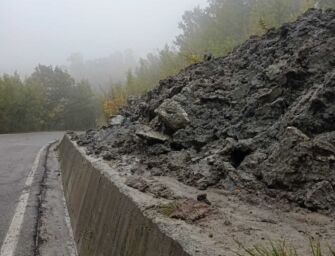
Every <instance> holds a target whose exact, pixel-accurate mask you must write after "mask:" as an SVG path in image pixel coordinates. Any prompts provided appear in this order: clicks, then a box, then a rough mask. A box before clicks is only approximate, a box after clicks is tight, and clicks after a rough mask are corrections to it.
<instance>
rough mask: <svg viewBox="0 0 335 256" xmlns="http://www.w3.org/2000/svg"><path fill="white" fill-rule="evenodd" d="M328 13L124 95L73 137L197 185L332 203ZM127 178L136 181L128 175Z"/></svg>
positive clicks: (141, 169)
mask: <svg viewBox="0 0 335 256" xmlns="http://www.w3.org/2000/svg"><path fill="white" fill-rule="evenodd" d="M334 67H335V11H334V10H326V11H321V10H316V9H311V10H309V11H307V12H306V13H305V14H304V15H302V16H301V17H300V18H299V19H298V20H297V21H295V22H293V23H288V24H284V25H283V26H282V27H280V28H278V29H270V30H269V31H268V32H267V33H266V34H265V35H264V36H262V37H252V38H250V40H248V41H246V42H245V43H244V44H242V45H240V46H239V47H237V48H236V49H235V50H233V51H232V52H231V53H230V54H229V55H228V56H226V57H221V58H216V59H213V58H206V60H204V61H203V62H202V63H199V64H195V65H192V66H190V67H188V68H186V69H185V70H183V71H181V72H180V73H179V74H178V75H176V76H173V77H169V78H167V79H165V80H162V81H160V83H159V85H157V86H156V87H155V88H154V89H153V90H151V91H149V92H148V93H147V94H146V95H144V96H143V97H141V98H132V99H130V100H129V102H128V105H127V106H126V107H124V108H123V109H121V110H120V113H119V115H118V116H116V117H114V118H112V119H111V121H110V125H108V126H106V127H103V128H101V129H98V130H90V131H87V132H86V134H83V135H79V136H73V137H74V139H75V140H77V143H78V144H79V145H82V146H85V147H87V153H88V154H91V155H95V156H101V157H103V158H104V159H106V160H116V161H123V160H122V159H124V158H125V156H127V159H133V161H130V162H131V165H132V168H131V170H130V173H131V174H132V175H135V176H138V175H149V176H150V175H151V176H171V177H175V178H177V179H178V180H179V181H181V182H183V183H185V184H187V185H190V186H195V187H197V188H199V189H201V190H205V189H207V188H208V187H215V188H222V189H225V190H232V191H233V190H236V188H238V189H244V190H248V191H250V192H251V193H254V194H256V192H257V194H259V192H262V194H264V195H266V196H268V197H269V198H274V199H275V200H277V199H281V200H282V199H284V200H286V201H289V202H292V203H293V204H295V205H299V206H301V207H304V208H308V209H311V210H314V211H327V210H328V211H331V210H334V209H335V68H334ZM131 184H137V183H136V182H132V183H131Z"/></svg>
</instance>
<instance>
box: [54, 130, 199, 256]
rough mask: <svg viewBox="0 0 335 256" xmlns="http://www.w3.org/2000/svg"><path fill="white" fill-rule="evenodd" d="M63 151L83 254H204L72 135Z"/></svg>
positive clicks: (71, 211) (64, 172) (77, 238)
mask: <svg viewBox="0 0 335 256" xmlns="http://www.w3.org/2000/svg"><path fill="white" fill-rule="evenodd" d="M59 154H60V161H61V168H62V175H63V186H64V192H65V197H66V201H67V205H68V209H69V214H70V218H71V225H72V228H73V233H74V238H75V241H76V244H77V250H78V254H79V255H80V256H92V255H99V256H103V255H104V256H189V255H204V254H202V253H201V252H199V251H198V253H196V252H197V250H196V248H195V247H194V246H192V245H191V244H190V243H189V242H188V241H187V242H186V240H188V239H186V238H185V237H184V235H185V234H180V232H179V233H178V232H177V233H178V234H175V232H174V227H173V226H170V225H168V224H167V223H164V222H161V221H157V220H156V219H155V217H153V216H146V214H145V205H148V201H150V198H147V197H146V196H145V195H144V194H143V193H139V192H137V191H135V190H133V189H131V188H129V187H127V186H126V185H124V183H123V181H122V177H121V176H120V174H119V173H118V172H116V171H113V170H112V169H111V168H110V167H109V166H108V165H107V164H106V163H104V162H103V161H101V160H97V159H94V158H92V157H89V156H87V155H86V154H85V153H84V151H83V149H82V148H79V147H78V146H77V145H76V144H75V143H74V142H72V141H71V140H70V139H69V138H68V137H67V136H65V137H64V138H63V140H62V142H61V144H60V147H59ZM141 194H143V195H141ZM186 232H187V231H186ZM182 244H183V245H182ZM192 251H193V252H195V254H193V252H192ZM200 253H201V254H200Z"/></svg>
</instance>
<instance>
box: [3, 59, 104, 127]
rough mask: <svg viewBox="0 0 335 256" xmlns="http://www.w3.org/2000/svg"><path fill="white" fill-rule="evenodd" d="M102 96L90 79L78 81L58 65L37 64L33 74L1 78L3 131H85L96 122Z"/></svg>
mask: <svg viewBox="0 0 335 256" xmlns="http://www.w3.org/2000/svg"><path fill="white" fill-rule="evenodd" d="M98 117H99V99H98V98H97V96H95V95H94V93H93V92H92V90H91V88H90V85H89V84H88V82H85V81H82V82H79V83H76V82H75V80H74V79H73V78H72V77H71V76H70V75H69V74H68V73H67V72H65V71H63V70H62V69H60V68H58V67H56V68H53V67H51V66H42V65H39V66H38V67H36V69H35V71H34V72H33V73H32V74H31V76H30V77H28V78H27V79H25V80H24V81H23V80H21V78H20V77H19V75H17V74H14V75H3V76H2V77H0V133H7V132H24V131H41V130H67V129H72V130H82V129H86V128H90V127H94V126H95V125H96V119H97V118H98Z"/></svg>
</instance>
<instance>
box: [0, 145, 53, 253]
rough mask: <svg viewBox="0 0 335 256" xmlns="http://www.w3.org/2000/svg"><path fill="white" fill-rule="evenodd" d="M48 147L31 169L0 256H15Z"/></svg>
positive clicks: (37, 157) (42, 149)
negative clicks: (26, 212)
mask: <svg viewBox="0 0 335 256" xmlns="http://www.w3.org/2000/svg"><path fill="white" fill-rule="evenodd" d="M48 145H49V144H48ZM48 145H46V146H44V147H42V148H41V149H40V151H38V153H37V156H36V158H35V160H34V163H33V166H32V167H31V170H30V172H29V174H28V177H27V179H26V182H25V184H24V189H23V191H22V193H21V196H20V198H19V202H18V204H17V206H16V209H15V213H14V216H13V219H12V222H11V224H10V226H9V229H8V232H7V235H6V238H5V240H4V242H3V244H2V247H1V251H0V256H14V253H15V249H16V246H17V242H18V239H19V236H20V232H21V226H22V222H23V217H24V214H25V211H26V208H27V203H28V198H29V194H30V190H31V185H32V184H33V181H34V176H35V173H36V170H37V168H38V165H39V162H40V158H41V155H42V152H43V151H44V150H45V149H46V148H47V147H48Z"/></svg>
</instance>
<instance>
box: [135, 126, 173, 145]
mask: <svg viewBox="0 0 335 256" xmlns="http://www.w3.org/2000/svg"><path fill="white" fill-rule="evenodd" d="M136 135H137V136H138V137H140V138H142V139H146V140H148V141H154V142H165V141H168V140H169V139H170V138H169V136H167V135H165V134H163V133H161V132H156V131H154V130H153V129H152V128H151V127H149V126H146V125H141V126H139V127H138V128H137V130H136Z"/></svg>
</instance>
